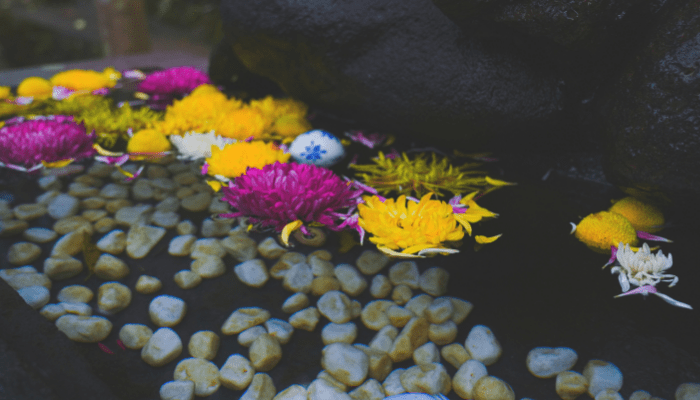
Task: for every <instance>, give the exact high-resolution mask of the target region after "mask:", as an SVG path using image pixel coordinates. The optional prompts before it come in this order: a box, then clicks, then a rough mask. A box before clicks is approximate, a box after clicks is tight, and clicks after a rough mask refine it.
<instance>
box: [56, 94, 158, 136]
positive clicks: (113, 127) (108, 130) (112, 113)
mask: <svg viewBox="0 0 700 400" xmlns="http://www.w3.org/2000/svg"><path fill="white" fill-rule="evenodd" d="M80 97H83V96H80ZM80 97H79V98H80ZM63 101H68V100H63ZM97 104H99V105H100V107H102V108H98V107H94V108H90V109H86V110H85V112H84V113H81V114H79V115H77V116H76V120H78V121H81V122H83V123H84V124H85V126H86V127H87V129H89V130H94V131H95V133H96V134H97V142H98V143H99V144H100V145H102V146H103V147H106V148H113V147H114V146H115V144H116V143H117V140H119V139H122V140H124V141H127V140H128V139H129V136H128V134H127V132H128V131H129V129H131V130H133V131H139V130H141V129H150V128H153V127H154V125H155V124H156V122H157V121H159V120H160V119H161V117H162V114H161V113H159V112H156V111H153V110H150V109H149V108H148V107H142V108H139V109H134V108H131V106H130V105H129V104H128V103H125V104H124V105H122V106H121V107H119V108H113V107H111V104H112V102H111V100H110V101H109V102H108V103H96V104H95V105H97ZM106 105H109V107H108V108H107V107H106Z"/></svg>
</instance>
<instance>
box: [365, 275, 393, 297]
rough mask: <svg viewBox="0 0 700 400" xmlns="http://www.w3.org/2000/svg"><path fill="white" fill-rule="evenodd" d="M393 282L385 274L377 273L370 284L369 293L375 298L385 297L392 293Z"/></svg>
mask: <svg viewBox="0 0 700 400" xmlns="http://www.w3.org/2000/svg"><path fill="white" fill-rule="evenodd" d="M391 289H392V286H391V282H390V281H389V278H387V277H386V276H384V275H375V276H374V278H372V283H371V284H370V286H369V294H371V295H372V297H374V298H375V299H383V298H385V297H387V296H388V295H389V294H390V293H391Z"/></svg>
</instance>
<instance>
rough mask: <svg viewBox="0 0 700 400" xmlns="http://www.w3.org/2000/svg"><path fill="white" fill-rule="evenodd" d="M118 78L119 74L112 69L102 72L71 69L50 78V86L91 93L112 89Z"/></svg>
mask: <svg viewBox="0 0 700 400" xmlns="http://www.w3.org/2000/svg"><path fill="white" fill-rule="evenodd" d="M120 78H121V74H120V73H119V72H117V71H116V70H115V69H114V68H105V69H104V71H102V72H98V71H91V70H86V69H71V70H68V71H62V72H59V73H57V74H56V75H54V76H52V77H51V84H52V85H53V86H62V87H64V88H67V89H70V90H76V91H79V90H86V91H93V90H97V89H102V88H111V87H114V85H116V84H117V81H118V80H119V79H120Z"/></svg>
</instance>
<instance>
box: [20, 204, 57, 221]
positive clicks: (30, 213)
mask: <svg viewBox="0 0 700 400" xmlns="http://www.w3.org/2000/svg"><path fill="white" fill-rule="evenodd" d="M12 211H13V212H14V213H15V218H17V219H19V220H21V221H31V220H34V219H37V218H39V217H43V216H44V215H46V213H47V211H48V210H47V209H46V206H45V205H43V204H20V205H18V206H17V207H15V208H14V209H13V210H12Z"/></svg>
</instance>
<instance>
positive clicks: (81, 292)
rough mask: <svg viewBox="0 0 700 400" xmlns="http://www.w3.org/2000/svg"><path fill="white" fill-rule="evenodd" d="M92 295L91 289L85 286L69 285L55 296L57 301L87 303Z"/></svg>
mask: <svg viewBox="0 0 700 400" xmlns="http://www.w3.org/2000/svg"><path fill="white" fill-rule="evenodd" d="M94 295H95V294H94V293H93V292H92V290H90V288H88V287H86V286H82V285H70V286H66V287H64V288H63V289H61V291H60V292H58V296H56V298H57V299H58V301H61V302H66V303H89V302H90V300H92V298H93V297H94Z"/></svg>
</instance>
